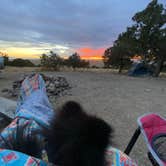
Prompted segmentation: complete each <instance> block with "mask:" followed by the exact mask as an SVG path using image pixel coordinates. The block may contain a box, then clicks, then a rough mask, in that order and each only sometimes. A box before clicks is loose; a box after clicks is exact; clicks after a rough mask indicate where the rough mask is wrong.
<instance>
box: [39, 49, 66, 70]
mask: <svg viewBox="0 0 166 166" xmlns="http://www.w3.org/2000/svg"><path fill="white" fill-rule="evenodd" d="M40 63H41V66H42V67H44V68H47V69H53V70H59V68H60V66H62V65H63V59H62V58H61V57H60V56H59V55H58V54H56V53H54V52H53V51H50V53H49V54H42V56H41V57H40Z"/></svg>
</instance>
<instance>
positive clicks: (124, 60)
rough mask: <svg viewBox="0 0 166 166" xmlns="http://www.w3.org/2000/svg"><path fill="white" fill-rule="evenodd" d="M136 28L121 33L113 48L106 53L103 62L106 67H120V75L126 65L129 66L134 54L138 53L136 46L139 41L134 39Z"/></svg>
mask: <svg viewBox="0 0 166 166" xmlns="http://www.w3.org/2000/svg"><path fill="white" fill-rule="evenodd" d="M134 33H135V27H134V26H133V27H131V28H127V31H126V32H124V33H121V34H120V35H119V36H118V39H117V40H116V41H115V42H114V44H113V46H112V47H110V48H108V49H107V50H106V51H105V52H104V56H103V61H104V64H105V67H109V66H110V65H111V66H114V67H119V73H120V72H121V71H122V69H123V67H124V66H125V65H126V64H129V61H130V58H131V57H132V55H133V54H134V52H138V50H136V47H134V45H135V44H136V43H137V40H136V39H135V38H134Z"/></svg>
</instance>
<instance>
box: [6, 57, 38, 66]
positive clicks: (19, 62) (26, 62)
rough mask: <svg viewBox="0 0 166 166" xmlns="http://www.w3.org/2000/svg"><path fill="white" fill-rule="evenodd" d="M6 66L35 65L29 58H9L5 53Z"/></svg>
mask: <svg viewBox="0 0 166 166" xmlns="http://www.w3.org/2000/svg"><path fill="white" fill-rule="evenodd" d="M3 58H4V65H5V66H18V67H34V66H35V65H34V64H33V63H32V62H31V61H30V60H28V59H21V58H16V59H13V60H9V57H8V56H7V55H3Z"/></svg>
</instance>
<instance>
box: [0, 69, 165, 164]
mask: <svg viewBox="0 0 166 166" xmlns="http://www.w3.org/2000/svg"><path fill="white" fill-rule="evenodd" d="M33 72H39V69H38V68H21V70H20V68H17V67H13V68H12V67H6V68H5V70H4V71H3V73H2V74H1V78H0V96H4V95H5V94H4V93H3V92H2V90H3V89H4V88H11V87H12V83H13V81H15V80H18V79H19V78H20V76H21V75H23V74H25V73H26V74H28V73H29V74H30V73H33ZM42 73H43V74H45V75H47V76H55V77H57V76H61V77H65V78H66V80H67V81H68V83H69V84H70V86H71V89H69V90H68V91H67V92H66V94H65V95H63V96H59V97H55V99H54V100H52V104H53V105H54V107H55V109H56V108H57V107H58V106H60V105H61V104H62V103H64V102H65V101H68V100H75V101H78V102H80V103H81V104H82V106H83V107H85V109H86V110H87V111H88V112H90V113H93V114H95V115H98V116H100V117H102V118H103V119H104V120H106V121H107V122H108V123H109V124H111V125H112V126H113V128H114V144H115V145H114V146H115V147H117V148H119V149H120V150H122V151H123V150H124V149H125V148H126V146H127V144H128V142H129V140H130V138H131V136H132V135H133V133H134V131H135V129H136V128H137V118H138V117H139V116H141V115H143V114H146V113H149V112H155V113H158V114H160V115H161V116H164V117H165V116H166V114H165V110H166V105H165V98H166V87H165V82H166V77H165V76H163V77H160V78H153V77H129V76H127V75H119V74H117V73H116V72H114V71H112V72H111V71H103V70H102V69H98V70H95V71H94V70H89V71H84V72H82V71H74V72H73V71H66V72H64V71H63V72H62V71H59V72H42ZM5 97H6V96H5ZM11 99H12V100H14V101H16V100H17V99H16V98H11ZM130 156H131V157H132V158H133V159H134V160H136V161H137V163H138V165H140V166H145V165H146V166H148V165H150V163H149V160H148V159H147V148H146V144H145V141H144V139H143V137H140V138H139V139H138V142H137V143H136V145H135V146H134V148H133V150H132V152H131V155H130Z"/></svg>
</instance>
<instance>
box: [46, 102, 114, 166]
mask: <svg viewBox="0 0 166 166" xmlns="http://www.w3.org/2000/svg"><path fill="white" fill-rule="evenodd" d="M111 132H112V129H111V127H110V126H109V125H108V124H107V123H106V122H105V121H103V120H102V119H100V118H97V117H95V116H92V115H88V114H87V113H85V112H84V110H83V109H82V108H81V106H80V105H79V104H78V103H76V102H73V101H70V102H67V103H66V104H65V105H64V106H63V107H62V108H61V109H60V110H59V112H58V113H57V114H56V116H55V117H54V119H53V120H52V123H51V126H50V130H49V131H48V130H46V131H45V134H46V137H47V138H48V149H49V150H48V153H49V160H50V161H51V162H53V163H56V164H57V165H60V166H78V165H79V166H103V165H105V157H104V156H105V155H104V154H105V150H106V147H107V146H108V144H109V143H110V142H109V139H110V134H111Z"/></svg>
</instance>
